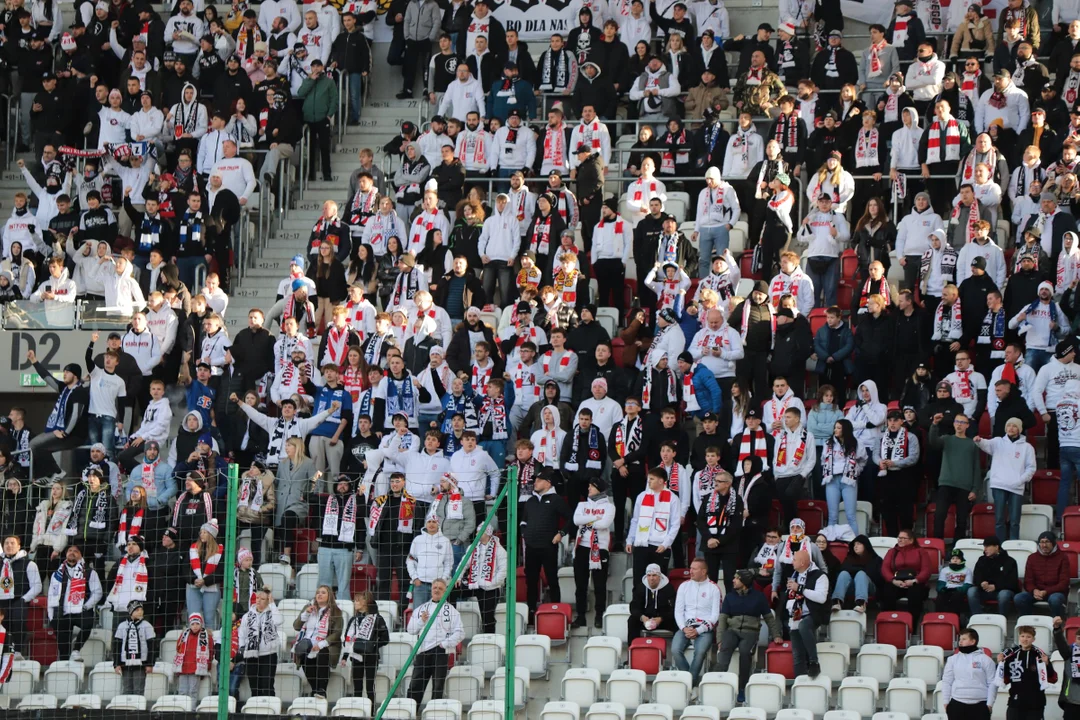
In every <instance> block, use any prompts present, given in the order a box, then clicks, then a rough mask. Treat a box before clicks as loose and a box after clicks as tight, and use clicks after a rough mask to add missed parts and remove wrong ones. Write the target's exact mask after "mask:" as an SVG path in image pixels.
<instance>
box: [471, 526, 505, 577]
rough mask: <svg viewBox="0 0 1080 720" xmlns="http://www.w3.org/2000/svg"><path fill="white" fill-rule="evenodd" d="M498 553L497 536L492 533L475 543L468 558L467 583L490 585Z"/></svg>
mask: <svg viewBox="0 0 1080 720" xmlns="http://www.w3.org/2000/svg"><path fill="white" fill-rule="evenodd" d="M498 555H499V538H497V537H495V536H494V535H492V536H491V539H490V540H489V541H488V542H486V543H484V542H480V543H477V544H476V549H475V550H473V554H472V557H471V558H469V570H468V574H469V585H478V586H479V585H484V584H487V585H490V584H491V583H493V582H495V561H496V559H497V558H498Z"/></svg>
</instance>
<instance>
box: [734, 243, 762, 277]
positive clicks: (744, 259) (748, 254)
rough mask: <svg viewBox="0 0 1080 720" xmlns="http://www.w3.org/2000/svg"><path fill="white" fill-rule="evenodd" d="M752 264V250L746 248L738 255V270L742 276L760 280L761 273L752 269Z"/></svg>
mask: <svg viewBox="0 0 1080 720" xmlns="http://www.w3.org/2000/svg"><path fill="white" fill-rule="evenodd" d="M753 264H754V251H753V250H747V251H745V252H744V253H743V254H742V255H740V256H739V272H740V273H741V274H742V276H743V277H744V278H748V279H750V280H760V279H761V273H755V272H754V270H753Z"/></svg>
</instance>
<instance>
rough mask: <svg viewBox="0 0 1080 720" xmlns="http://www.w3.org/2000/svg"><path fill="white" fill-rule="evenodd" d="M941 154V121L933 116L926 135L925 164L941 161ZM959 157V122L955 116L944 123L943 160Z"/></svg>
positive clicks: (957, 158)
mask: <svg viewBox="0 0 1080 720" xmlns="http://www.w3.org/2000/svg"><path fill="white" fill-rule="evenodd" d="M942 159H943V158H942V156H941V121H940V120H939V119H937V118H934V122H933V123H931V124H930V129H929V130H927V135H926V164H927V165H933V164H934V163H938V162H942ZM959 159H960V123H959V122H957V120H956V118H954V117H951V118H949V121H948V123H946V125H945V157H944V161H945V162H949V161H952V160H959Z"/></svg>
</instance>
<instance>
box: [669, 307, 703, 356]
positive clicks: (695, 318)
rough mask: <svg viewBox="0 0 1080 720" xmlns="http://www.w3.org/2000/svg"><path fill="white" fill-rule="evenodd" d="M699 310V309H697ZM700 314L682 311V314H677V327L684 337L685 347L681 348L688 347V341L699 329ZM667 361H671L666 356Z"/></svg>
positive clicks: (686, 348)
mask: <svg viewBox="0 0 1080 720" xmlns="http://www.w3.org/2000/svg"><path fill="white" fill-rule="evenodd" d="M698 312H700V310H699V311H698ZM700 318H701V315H691V314H690V313H688V312H686V311H685V310H684V311H683V314H682V315H680V316H679V329H680V330H682V334H683V337H684V338H686V347H684V348H683V350H689V349H690V343H691V342H693V341H694V336H695V335H697V334H698V330H700V329H701V320H700ZM668 362H671V358H668Z"/></svg>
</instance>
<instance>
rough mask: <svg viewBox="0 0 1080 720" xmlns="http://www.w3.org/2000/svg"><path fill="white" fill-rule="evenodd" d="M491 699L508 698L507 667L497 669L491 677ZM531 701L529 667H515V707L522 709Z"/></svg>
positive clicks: (500, 700) (501, 699) (500, 699)
mask: <svg viewBox="0 0 1080 720" xmlns="http://www.w3.org/2000/svg"><path fill="white" fill-rule="evenodd" d="M491 699H492V700H498V701H499V702H504V701H505V700H506V668H505V667H501V668H499V669H498V670H496V671H495V674H494V675H493V676H492V678H491ZM528 701H529V670H528V668H523V667H515V668H514V707H515V708H517V709H519V710H520V709H521V708H523V707H525V705H526V703H528Z"/></svg>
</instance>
